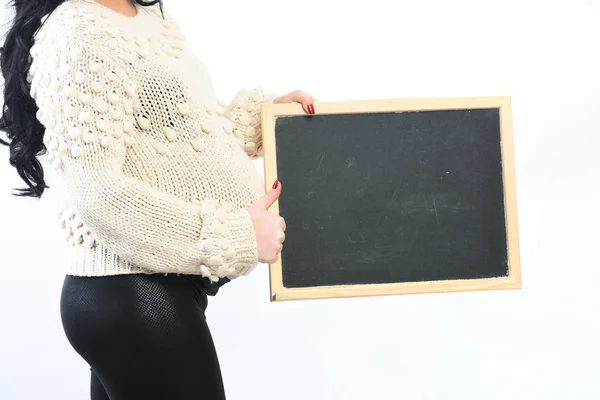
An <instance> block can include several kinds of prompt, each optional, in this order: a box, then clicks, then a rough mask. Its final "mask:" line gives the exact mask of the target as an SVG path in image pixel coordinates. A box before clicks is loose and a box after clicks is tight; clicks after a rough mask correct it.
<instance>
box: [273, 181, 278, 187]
mask: <svg viewBox="0 0 600 400" xmlns="http://www.w3.org/2000/svg"><path fill="white" fill-rule="evenodd" d="M277 186H279V181H275V183H274V184H273V189H277Z"/></svg>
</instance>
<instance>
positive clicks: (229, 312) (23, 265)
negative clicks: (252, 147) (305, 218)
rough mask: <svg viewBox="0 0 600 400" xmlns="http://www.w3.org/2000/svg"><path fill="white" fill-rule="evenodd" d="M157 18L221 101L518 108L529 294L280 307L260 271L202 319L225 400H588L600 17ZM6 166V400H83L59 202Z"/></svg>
mask: <svg viewBox="0 0 600 400" xmlns="http://www.w3.org/2000/svg"><path fill="white" fill-rule="evenodd" d="M5 1H6V0H3V1H2V2H3V3H4V2H5ZM165 5H166V7H168V9H169V10H170V12H171V13H172V14H174V16H175V17H176V18H177V19H178V20H179V22H180V24H181V25H182V29H183V32H184V34H186V36H187V38H188V44H189V46H190V47H191V48H192V49H193V50H194V51H195V52H196V53H197V54H198V55H199V56H200V58H201V59H202V60H203V61H204V62H205V63H206V64H207V65H208V66H209V68H210V70H211V72H212V77H213V80H214V82H215V86H216V88H217V91H218V94H219V95H220V96H221V97H223V98H225V99H231V97H232V96H233V94H234V93H235V91H236V90H237V89H239V88H241V87H249V86H253V85H262V86H264V87H265V88H267V89H270V90H274V91H277V92H280V93H285V92H287V91H291V90H294V89H301V90H305V91H307V92H309V93H312V94H313V95H314V96H315V97H316V98H317V99H319V100H323V101H326V100H355V99H381V98H400V97H445V96H487V95H510V96H512V98H513V116H514V134H515V154H516V162H517V186H518V188H517V189H518V204H519V216H520V234H521V255H522V270H523V282H524V288H523V290H521V291H502V292H477V293H454V294H440V295H437V294H428V295H413V296H397V297H378V298H359V299H340V300H323V301H305V302H291V303H276V304H272V303H270V302H269V300H268V291H269V288H268V271H267V267H266V266H262V268H258V269H257V270H256V271H255V272H254V273H253V274H252V275H251V276H250V277H248V278H241V279H238V280H237V281H234V282H232V283H231V284H229V285H227V286H225V287H224V288H223V289H222V291H221V293H219V295H218V296H217V297H216V298H213V299H212V301H211V303H210V305H209V309H208V311H207V316H208V321H209V323H210V326H211V328H212V332H213V336H214V339H215V342H216V345H217V348H218V352H219V355H220V360H221V365H222V370H223V374H224V379H225V383H226V387H227V393H228V398H229V399H231V400H248V399H257V400H258V399H260V400H269V399H285V400H305V399H313V400H359V399H360V400H362V399H378V400H396V399H410V400H454V399H457V400H459V399H460V400H481V399H485V400H521V399H522V400H538V399H540V400H571V399H574V400H592V399H594V400H596V399H599V398H600V379H599V378H598V376H599V373H600V365H599V363H598V360H599V359H600V344H599V342H598V338H599V337H600V325H599V323H598V319H599V318H598V315H599V314H598V312H599V311H598V310H599V308H600V295H599V289H598V282H600V268H599V267H600V261H599V255H598V249H599V248H600V245H599V244H598V242H599V240H600V235H599V233H598V229H597V227H598V225H599V224H600V212H599V211H598V204H600V189H598V182H599V181H600V166H599V164H598V161H597V160H598V153H599V150H600V135H599V133H600V132H599V130H600V127H599V124H598V122H597V115H598V110H599V109H600V79H599V77H598V71H600V60H599V58H598V53H599V52H598V37H600V3H598V2H597V1H595V0H587V1H586V0H570V1H569V2H567V1H557V0H545V1H542V0H506V1H503V2H498V1H491V0H454V1H446V0H426V1H424V0H422V1H405V0H398V1H392V0H370V1H368V2H352V1H341V0H304V1H302V2H298V1H295V2H287V1H280V0H255V1H241V0H233V1H228V2H222V1H215V0H213V1H193V2H192V1H184V0H165ZM2 17H3V20H4V21H6V20H7V18H8V17H7V15H6V12H4V11H3V14H2ZM316 109H317V112H318V109H319V106H318V103H317V104H316ZM0 157H1V162H0V177H1V180H0V182H1V183H2V184H1V185H0V210H1V212H2V215H1V217H0V218H1V222H0V224H1V225H0V226H1V229H0V243H1V251H0V267H1V275H0V317H1V319H0V399H3V400H16V399H19V400H21V399H22V400H38V399H39V400H46V399H64V400H76V399H77V400H79V399H85V398H87V396H88V386H89V371H88V368H87V366H86V364H85V363H84V362H83V361H81V360H80V359H79V356H78V355H77V354H75V353H74V351H73V350H72V349H71V348H70V346H69V344H68V343H67V341H66V339H65V337H64V334H63V331H62V327H61V325H60V317H59V313H58V305H59V295H60V289H61V284H62V279H63V270H62V268H63V264H64V253H63V251H64V244H63V240H62V236H61V234H60V231H59V228H58V225H57V220H56V215H57V212H58V209H59V205H60V203H61V201H62V199H61V195H62V192H61V189H60V188H59V186H57V184H56V183H55V186H56V187H55V188H53V189H51V190H50V191H48V195H47V197H46V198H44V199H43V200H42V201H34V200H30V199H19V198H15V197H11V196H10V194H9V193H10V189H11V188H13V187H15V186H17V185H19V186H20V182H19V181H18V179H17V177H16V174H15V173H14V171H13V170H12V168H11V167H9V165H8V162H7V161H8V152H7V150H6V148H3V149H1V150H0ZM256 167H257V168H258V169H259V170H260V171H261V173H262V162H257V163H256ZM54 182H55V180H54ZM51 183H52V181H51ZM283 188H284V189H283V190H285V182H283ZM199 362H201V360H199Z"/></svg>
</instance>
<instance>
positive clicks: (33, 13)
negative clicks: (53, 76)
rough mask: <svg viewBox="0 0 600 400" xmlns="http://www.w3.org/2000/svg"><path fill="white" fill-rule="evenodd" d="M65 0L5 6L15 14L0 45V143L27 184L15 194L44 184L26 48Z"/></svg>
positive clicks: (26, 0) (35, 191) (156, 0)
mask: <svg viewBox="0 0 600 400" xmlns="http://www.w3.org/2000/svg"><path fill="white" fill-rule="evenodd" d="M130 1H132V2H133V1H135V2H136V3H138V4H139V5H141V6H153V5H155V4H159V5H160V7H161V10H162V1H161V0H153V1H143V0H130ZM64 2H65V0H11V1H10V2H9V4H8V6H7V7H10V6H12V7H14V11H15V17H14V19H13V20H12V22H11V24H10V29H9V30H8V32H7V34H6V38H5V41H4V45H3V46H2V47H1V48H0V70H1V72H2V75H3V76H4V104H3V107H2V115H1V117H0V130H1V131H4V132H5V133H6V136H7V138H8V141H5V140H2V139H0V144H3V145H5V146H9V148H10V165H12V166H13V167H15V168H16V169H17V172H18V174H19V176H20V177H21V179H23V181H25V183H26V184H27V188H24V189H16V190H15V192H14V193H13V194H14V195H15V196H30V197H41V196H42V194H43V193H44V190H45V189H47V188H48V186H47V185H46V182H45V180H44V170H43V168H42V165H41V164H40V162H39V160H38V158H37V157H38V156H40V155H43V154H45V153H46V147H45V145H44V142H43V137H44V131H45V129H44V126H43V125H42V124H41V123H40V122H39V121H38V119H37V117H36V113H37V111H38V107H37V105H36V103H35V100H34V99H33V98H32V97H31V94H30V88H31V86H30V84H29V83H28V81H27V75H28V72H29V68H30V66H31V55H30V50H31V47H32V46H33V43H34V36H35V34H36V32H37V31H38V29H39V28H40V27H41V26H42V18H43V17H44V16H46V15H47V14H50V13H52V12H54V10H56V8H57V7H58V6H59V5H61V4H62V3H64Z"/></svg>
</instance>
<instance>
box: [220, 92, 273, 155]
mask: <svg viewBox="0 0 600 400" xmlns="http://www.w3.org/2000/svg"><path fill="white" fill-rule="evenodd" d="M276 98H277V95H276V94H275V93H271V92H266V91H265V90H264V89H263V88H262V87H260V86H259V87H257V88H254V89H252V90H242V91H240V92H239V93H238V95H237V96H236V98H235V99H234V101H233V102H232V104H231V106H230V110H229V113H230V115H229V117H230V120H231V122H232V123H233V125H234V127H233V134H234V136H235V137H236V138H237V140H238V142H239V143H240V145H241V146H242V148H243V149H244V151H245V152H246V153H247V154H248V155H249V156H250V157H251V158H253V159H256V158H257V157H262V156H263V146H262V144H263V142H262V127H261V117H262V110H261V106H262V105H263V104H272V103H273V102H274V100H275V99H276Z"/></svg>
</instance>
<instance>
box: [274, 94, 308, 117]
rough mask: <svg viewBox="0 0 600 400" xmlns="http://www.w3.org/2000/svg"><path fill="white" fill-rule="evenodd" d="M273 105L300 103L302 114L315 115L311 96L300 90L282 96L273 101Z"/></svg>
mask: <svg viewBox="0 0 600 400" xmlns="http://www.w3.org/2000/svg"><path fill="white" fill-rule="evenodd" d="M275 103H300V104H301V105H302V109H303V110H304V112H306V113H308V114H314V113H315V99H314V98H313V96H312V95H310V94H308V93H306V92H303V91H302V90H294V91H293V92H290V93H288V94H286V95H284V96H281V97H279V98H277V99H275Z"/></svg>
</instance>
